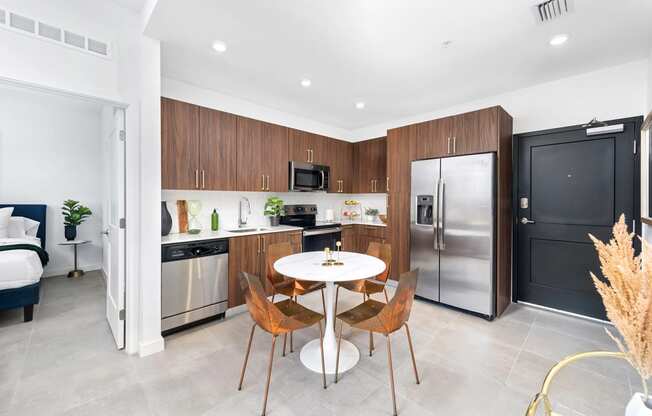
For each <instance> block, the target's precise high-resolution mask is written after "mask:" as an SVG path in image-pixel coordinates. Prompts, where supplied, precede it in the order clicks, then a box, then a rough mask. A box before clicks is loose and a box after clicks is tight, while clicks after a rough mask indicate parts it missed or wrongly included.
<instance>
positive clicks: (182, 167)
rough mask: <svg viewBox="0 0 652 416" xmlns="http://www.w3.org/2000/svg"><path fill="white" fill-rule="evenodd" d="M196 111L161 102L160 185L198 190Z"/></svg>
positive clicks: (181, 105) (195, 109) (169, 102)
mask: <svg viewBox="0 0 652 416" xmlns="http://www.w3.org/2000/svg"><path fill="white" fill-rule="evenodd" d="M199 147H200V145H199V107H198V106H196V105H192V104H188V103H184V102H181V101H176V100H171V99H169V98H161V185H162V187H163V189H199Z"/></svg>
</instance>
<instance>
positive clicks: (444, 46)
mask: <svg viewBox="0 0 652 416" xmlns="http://www.w3.org/2000/svg"><path fill="white" fill-rule="evenodd" d="M451 43H453V41H452V40H445V41H443V42H442V43H441V47H442V48H448V47H449V46H451Z"/></svg>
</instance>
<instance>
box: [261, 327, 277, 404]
mask: <svg viewBox="0 0 652 416" xmlns="http://www.w3.org/2000/svg"><path fill="white" fill-rule="evenodd" d="M274 347H276V335H273V336H272V350H271V351H270V353H269V367H268V368H267V385H266V386H265V399H264V400H263V413H262V416H265V411H266V410H267V397H268V396H269V385H270V383H271V381H272V364H273V363H274Z"/></svg>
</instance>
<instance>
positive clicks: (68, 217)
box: [61, 199, 93, 241]
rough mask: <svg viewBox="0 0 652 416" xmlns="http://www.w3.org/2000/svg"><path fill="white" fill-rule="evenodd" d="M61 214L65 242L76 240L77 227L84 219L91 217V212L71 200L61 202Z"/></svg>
mask: <svg viewBox="0 0 652 416" xmlns="http://www.w3.org/2000/svg"><path fill="white" fill-rule="evenodd" d="M61 209H62V212H61V213H62V214H63V225H64V235H65V237H66V240H68V241H72V240H74V239H75V238H77V226H78V225H81V223H83V222H84V221H86V218H88V217H90V216H91V215H93V212H92V211H91V210H90V209H89V208H88V207H85V206H83V205H81V204H80V203H79V201H75V200H73V199H67V200H65V201H63V207H61Z"/></svg>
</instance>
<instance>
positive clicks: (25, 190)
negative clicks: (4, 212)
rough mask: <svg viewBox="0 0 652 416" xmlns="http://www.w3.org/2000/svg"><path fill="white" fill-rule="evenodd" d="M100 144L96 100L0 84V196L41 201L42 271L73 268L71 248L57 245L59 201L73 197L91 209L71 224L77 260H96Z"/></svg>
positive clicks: (92, 265) (93, 265)
mask: <svg viewBox="0 0 652 416" xmlns="http://www.w3.org/2000/svg"><path fill="white" fill-rule="evenodd" d="M101 164H102V148H101V120H100V113H99V109H98V107H97V105H90V104H88V103H79V102H75V101H73V100H70V99H68V98H62V97H56V96H50V95H48V94H44V93H36V92H26V91H19V90H14V89H5V88H3V89H1V90H0V201H1V202H2V203H44V204H47V206H48V210H47V228H46V250H47V252H48V253H49V254H50V263H49V264H48V265H47V266H46V268H45V276H56V275H61V274H64V273H66V272H68V271H69V270H72V269H73V251H72V249H71V248H70V247H62V246H59V245H58V243H60V242H62V241H65V238H64V236H63V216H62V215H61V208H60V207H61V204H62V203H63V201H64V200H66V199H75V200H78V201H80V202H81V203H82V204H83V205H86V206H88V207H89V208H90V209H91V210H92V211H93V215H92V216H91V217H90V218H89V219H88V220H87V221H86V222H85V223H83V224H82V225H81V226H79V227H78V229H77V235H78V238H79V239H85V240H91V241H92V243H91V244H89V245H85V246H81V247H79V265H80V266H81V268H82V269H85V270H97V269H99V268H100V266H101V263H102V244H101V229H102V209H101V207H102V183H103V182H102V169H101Z"/></svg>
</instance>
